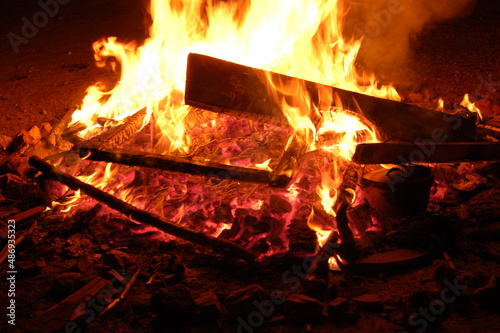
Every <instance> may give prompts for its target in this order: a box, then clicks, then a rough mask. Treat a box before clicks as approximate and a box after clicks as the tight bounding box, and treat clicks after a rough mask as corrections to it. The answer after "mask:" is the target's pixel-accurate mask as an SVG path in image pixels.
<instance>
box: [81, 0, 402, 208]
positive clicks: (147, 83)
mask: <svg viewBox="0 0 500 333" xmlns="http://www.w3.org/2000/svg"><path fill="white" fill-rule="evenodd" d="M346 10H347V9H346V8H344V5H343V1H342V0H288V1H269V0H252V1H206V0H178V1H162V0H151V1H150V13H151V16H152V19H153V20H152V22H153V23H152V26H151V27H150V29H149V37H148V38H147V39H146V40H145V41H144V43H143V44H142V45H138V44H137V43H127V44H124V43H120V42H118V41H117V39H116V37H108V38H105V39H102V40H100V41H97V42H95V43H94V50H95V58H96V61H97V64H98V66H100V67H104V66H110V67H111V68H112V69H113V70H115V71H119V73H120V80H119V81H118V82H117V83H116V85H115V86H114V87H111V88H109V87H106V86H105V85H104V84H102V83H97V84H96V85H93V86H91V87H89V88H88V89H87V94H86V96H85V98H84V100H83V103H82V105H81V107H80V108H79V109H78V110H77V111H76V112H75V113H74V114H73V119H72V122H73V123H76V122H80V123H84V124H85V125H86V126H87V129H86V130H85V131H82V132H81V135H82V136H84V137H85V138H91V137H93V136H95V135H96V134H98V133H99V132H100V131H101V130H103V129H102V128H101V127H100V126H99V125H98V122H97V119H98V118H99V117H104V118H110V119H115V120H118V121H120V120H123V119H124V118H126V117H128V116H130V115H132V114H134V113H135V112H136V111H138V110H140V109H142V108H144V107H146V110H147V117H146V119H145V120H144V125H146V124H148V123H149V122H150V121H151V119H154V123H152V125H153V126H154V132H155V134H156V138H155V139H156V142H157V145H156V147H155V150H156V152H158V153H164V152H172V151H178V152H181V153H188V152H189V149H190V144H191V138H190V136H189V133H188V132H189V131H188V130H187V129H186V128H185V125H184V118H185V117H186V115H187V114H188V113H189V112H190V110H191V108H190V107H188V106H186V105H185V104H184V101H183V100H184V86H185V77H186V66H187V55H188V54H189V53H190V52H194V53H200V54H205V55H208V56H212V57H217V58H220V59H224V60H228V61H232V62H237V63H240V64H244V65H246V66H251V67H257V68H261V69H265V70H270V71H273V72H278V73H281V74H286V75H290V76H294V77H299V78H302V79H306V80H309V81H313V82H318V83H322V84H325V85H330V86H335V87H338V88H342V89H347V90H351V91H355V92H360V93H364V94H369V95H373V96H377V97H382V98H388V99H394V100H400V97H399V95H398V94H397V92H396V90H395V89H394V88H393V87H392V86H382V85H379V84H378V83H377V81H376V80H375V77H374V76H373V75H366V73H361V74H360V73H358V72H357V71H356V69H355V66H354V62H355V61H356V57H357V54H358V51H359V49H360V47H361V40H346V39H344V38H343V36H342V30H343V22H342V18H343V16H344V14H345V12H346ZM359 82H363V84H360V83H359ZM366 82H368V84H367V83H366ZM271 88H272V89H274V90H275V91H279V92H280V95H282V96H286V98H283V100H281V101H279V102H280V103H281V104H280V105H281V106H282V109H283V113H284V114H285V115H286V117H287V120H288V122H289V124H290V125H291V127H292V128H293V129H294V131H295V133H294V137H297V138H299V139H300V140H303V143H304V144H305V146H306V150H307V151H310V150H321V151H323V152H325V153H327V154H329V155H331V156H334V158H332V160H333V161H334V162H332V163H331V164H328V165H325V166H324V168H323V169H322V170H321V175H322V182H321V184H320V186H319V187H318V189H317V193H318V195H319V196H320V197H321V201H322V204H323V207H324V209H325V210H326V211H327V212H328V213H329V214H331V215H332V216H335V212H334V211H333V209H332V206H333V204H334V202H335V200H336V197H337V190H336V188H337V187H338V186H339V182H340V179H341V177H339V166H340V165H341V164H342V163H344V162H346V161H349V160H350V159H351V157H352V154H353V153H354V149H355V146H356V144H357V143H359V142H373V141H376V133H374V131H373V130H371V129H370V127H369V126H367V125H366V124H364V123H363V122H362V121H360V120H359V119H358V118H357V117H353V116H352V115H351V114H349V113H345V112H344V111H343V110H341V109H339V108H336V109H330V108H326V107H329V106H330V105H331V103H330V102H331V100H333V96H331V94H329V93H326V94H324V96H320V97H321V101H320V103H319V105H320V106H319V107H318V108H317V109H316V108H312V107H311V102H310V100H311V98H310V96H309V95H308V93H307V92H306V90H305V87H303V86H302V85H300V84H296V83H292V84H291V85H288V86H287V85H279V86H278V85H274V86H273V85H271ZM337 106H339V105H337ZM313 119H314V122H313ZM360 132H365V135H364V136H363V138H360V134H359V133H360ZM327 134H332V135H333V137H335V140H333V141H331V140H329V141H327V143H325V142H322V141H321V140H320V139H319V137H321V136H324V135H327ZM268 164H269V161H267V164H263V165H257V166H256V167H258V168H268ZM117 173H118V171H117V169H113V170H111V169H108V168H106V170H105V171H104V172H102V171H99V170H97V171H96V173H95V174H93V175H91V176H89V177H85V179H83V177H80V179H81V180H84V181H86V182H91V183H93V184H95V185H97V184H101V185H99V186H98V187H100V188H103V187H104V186H105V185H103V184H109V183H111V182H113V181H112V179H113V178H114V177H115V176H116V175H117ZM115 192H116V193H118V194H119V195H120V197H121V198H122V199H124V200H127V201H132V200H133V198H131V197H130V195H129V192H128V191H125V190H124V189H121V188H116V189H115Z"/></svg>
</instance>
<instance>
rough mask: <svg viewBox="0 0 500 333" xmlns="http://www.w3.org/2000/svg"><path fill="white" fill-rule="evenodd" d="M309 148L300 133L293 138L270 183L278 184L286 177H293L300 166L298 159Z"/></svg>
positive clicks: (273, 172)
mask: <svg viewBox="0 0 500 333" xmlns="http://www.w3.org/2000/svg"><path fill="white" fill-rule="evenodd" d="M306 150H307V144H306V142H304V140H303V139H301V138H300V137H299V136H298V135H295V136H294V137H293V138H292V142H291V143H290V146H289V147H288V148H287V149H286V150H285V152H284V153H283V155H282V156H281V159H280V161H279V162H278V165H277V166H276V168H274V170H273V171H272V173H271V180H270V184H271V185H272V186H278V185H279V184H281V183H282V180H283V179H284V178H287V177H288V179H290V178H292V177H293V175H294V173H295V170H296V169H297V166H298V162H297V161H298V159H299V157H300V156H302V155H304V154H305V153H306Z"/></svg>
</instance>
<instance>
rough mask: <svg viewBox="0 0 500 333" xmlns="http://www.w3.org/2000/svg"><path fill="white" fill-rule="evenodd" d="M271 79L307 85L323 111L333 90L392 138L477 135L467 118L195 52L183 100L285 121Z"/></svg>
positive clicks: (341, 104)
mask: <svg viewBox="0 0 500 333" xmlns="http://www.w3.org/2000/svg"><path fill="white" fill-rule="evenodd" d="M267 78H270V80H271V81H272V82H273V83H276V84H277V85H278V86H280V83H284V84H285V85H287V84H289V83H291V82H298V83H299V84H303V85H304V86H305V88H306V90H307V91H308V92H309V94H310V97H311V102H312V104H313V105H314V106H315V107H319V108H320V109H321V108H323V107H324V106H323V105H320V104H321V102H323V103H324V101H320V95H324V93H325V91H331V92H332V95H333V97H334V98H333V100H334V101H338V103H339V105H335V106H337V107H342V108H344V109H348V110H351V111H354V112H356V113H359V114H361V115H363V116H364V117H365V118H367V119H368V120H369V121H371V122H372V123H373V124H375V125H376V126H377V128H379V129H381V130H383V131H384V132H385V133H387V134H388V136H389V137H395V138H398V139H400V140H410V141H413V140H417V139H427V138H431V137H432V135H433V132H434V131H435V130H436V129H439V130H440V131H442V133H443V134H444V135H445V136H446V141H462V142H463V141H473V140H474V137H475V134H476V126H475V124H474V122H473V121H471V120H469V119H465V118H462V117H458V116H453V115H449V114H446V113H441V112H438V111H434V110H429V109H424V108H421V107H418V106H414V105H409V104H404V103H400V102H396V101H392V100H387V99H382V98H377V97H372V96H368V95H364V94H360V93H356V92H352V91H348V90H344V89H339V88H335V87H329V86H326V85H322V84H318V83H314V82H310V81H305V80H301V79H297V78H292V77H289V76H286V75H281V74H276V73H272V72H269V71H264V70H260V69H255V68H252V67H247V66H243V65H239V64H235V63H232V62H228V61H223V60H220V59H217V58H212V57H208V56H205V55H201V54H194V53H191V54H189V56H188V66H187V77H186V95H185V102H186V104H188V105H191V106H195V107H199V108H205V109H208V110H212V111H216V112H230V113H232V114H242V115H243V113H244V114H245V115H247V114H250V115H253V116H255V117H257V118H259V117H261V118H266V119H275V120H278V121H281V122H285V123H286V117H285V116H284V115H283V113H282V111H281V107H280V105H279V104H278V100H282V99H285V96H282V95H280V93H279V92H273V93H270V89H269V84H268V81H267ZM273 94H276V95H277V96H278V98H275V96H272V95H273Z"/></svg>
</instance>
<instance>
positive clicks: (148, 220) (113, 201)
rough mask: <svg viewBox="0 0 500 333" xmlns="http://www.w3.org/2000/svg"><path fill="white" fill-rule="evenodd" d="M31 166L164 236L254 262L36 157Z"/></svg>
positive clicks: (230, 247)
mask: <svg viewBox="0 0 500 333" xmlns="http://www.w3.org/2000/svg"><path fill="white" fill-rule="evenodd" d="M29 163H30V165H31V166H33V167H35V168H37V169H38V170H40V171H41V172H42V173H44V174H45V175H47V176H49V177H52V178H53V179H55V180H57V181H59V182H61V183H63V184H64V185H66V186H68V187H69V188H71V189H72V190H75V191H76V190H77V189H80V190H81V191H82V192H84V193H85V194H87V195H88V196H90V197H92V198H94V199H96V200H98V201H100V202H102V203H104V204H106V205H107V206H109V207H110V208H113V209H114V210H117V211H119V212H120V213H122V214H125V215H126V216H128V217H129V218H131V219H133V220H135V221H137V222H140V223H144V224H147V225H150V226H152V227H155V228H157V229H159V230H161V231H163V232H165V233H168V234H170V235H173V236H176V237H179V238H182V239H184V240H187V241H190V242H192V243H195V244H198V245H201V246H204V247H206V248H209V249H211V250H214V251H215V252H217V253H221V254H224V255H225V256H227V257H231V258H239V259H244V260H246V261H252V260H253V259H254V255H253V254H252V253H250V252H249V251H247V250H246V249H244V248H243V247H241V246H239V245H237V244H235V243H232V242H229V241H226V240H223V239H217V238H215V237H212V236H209V235H205V234H203V233H202V232H198V231H196V230H192V229H189V228H185V227H182V226H180V225H177V224H175V223H172V222H170V221H167V220H165V219H163V218H161V217H159V216H157V215H155V214H152V213H149V212H147V211H144V210H141V209H138V208H136V207H134V206H132V205H131V204H128V203H126V202H124V201H122V200H120V199H118V198H116V197H114V196H112V195H111V194H108V193H106V192H104V191H101V190H99V189H97V188H95V187H94V186H92V185H89V184H86V183H84V182H82V181H81V180H79V179H77V178H75V177H73V176H71V175H69V174H67V173H64V172H60V171H59V170H57V169H56V168H55V167H54V166H52V165H50V164H48V163H47V162H45V161H43V160H42V159H41V158H39V157H37V156H32V157H30V159H29Z"/></svg>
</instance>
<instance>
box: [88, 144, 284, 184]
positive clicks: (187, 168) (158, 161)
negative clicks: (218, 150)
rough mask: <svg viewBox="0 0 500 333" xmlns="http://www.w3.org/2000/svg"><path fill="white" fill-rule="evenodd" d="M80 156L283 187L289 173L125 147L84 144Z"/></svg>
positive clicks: (94, 159)
mask: <svg viewBox="0 0 500 333" xmlns="http://www.w3.org/2000/svg"><path fill="white" fill-rule="evenodd" d="M79 153H80V156H82V157H84V156H85V157H86V158H87V159H89V160H92V161H105V162H111V163H120V164H125V165H131V166H142V167H148V168H157V169H161V170H168V171H174V172H183V173H188V174H191V175H206V176H210V177H217V178H222V179H231V180H241V181H247V182H254V183H266V184H268V183H270V182H271V181H272V183H271V185H273V186H275V187H284V186H286V184H288V182H289V181H290V177H289V176H286V175H279V176H277V177H275V178H272V174H271V172H269V171H267V170H258V169H251V168H242V167H237V166H232V165H225V164H219V163H210V162H207V163H204V164H197V163H193V162H191V161H190V160H188V159H185V158H181V157H175V156H165V155H159V154H153V153H143V152H136V151H128V150H119V149H112V150H104V149H96V148H88V147H80V148H79Z"/></svg>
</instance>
